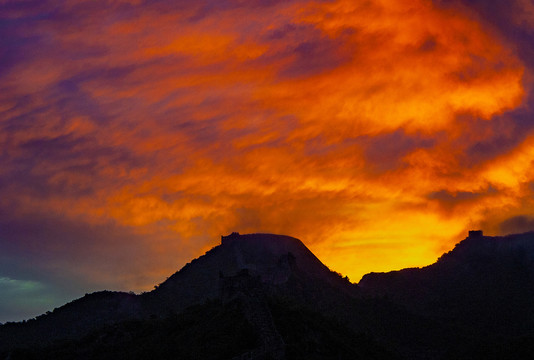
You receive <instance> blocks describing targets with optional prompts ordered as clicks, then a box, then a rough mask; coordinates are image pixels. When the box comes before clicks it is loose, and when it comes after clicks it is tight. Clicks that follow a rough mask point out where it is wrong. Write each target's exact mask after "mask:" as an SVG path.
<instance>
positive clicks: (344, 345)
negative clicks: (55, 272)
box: [0, 232, 534, 359]
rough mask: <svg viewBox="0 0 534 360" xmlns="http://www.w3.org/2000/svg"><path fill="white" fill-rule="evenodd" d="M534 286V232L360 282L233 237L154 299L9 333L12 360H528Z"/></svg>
mask: <svg viewBox="0 0 534 360" xmlns="http://www.w3.org/2000/svg"><path fill="white" fill-rule="evenodd" d="M533 280H534V233H525V234H518V235H509V236H506V237H487V236H482V233H481V232H472V233H470V236H469V237H468V238H466V239H465V240H463V241H462V242H460V243H459V244H458V245H456V247H455V248H454V249H453V250H452V251H450V252H449V253H447V254H444V255H443V256H442V257H441V258H440V259H439V260H438V261H437V262H436V263H435V264H433V265H430V266H427V267H424V268H418V269H404V270H401V271H395V272H389V273H371V274H368V275H366V276H364V277H363V278H362V280H361V281H360V283H359V284H352V283H350V282H349V281H348V279H347V278H343V277H342V276H341V275H340V274H338V273H336V272H333V271H331V270H330V269H328V267H326V266H325V265H324V264H322V263H321V261H320V260H319V259H317V257H316V256H315V255H314V254H313V253H312V252H311V251H310V250H309V249H308V248H306V246H305V245H304V244H303V243H302V242H301V241H300V240H298V239H295V238H292V237H289V236H282V235H272V234H248V235H240V234H238V233H232V234H230V235H229V236H223V237H221V244H220V245H218V246H216V247H214V248H213V249H211V250H209V251H208V252H207V253H206V254H205V255H203V256H200V257H199V258H197V259H195V260H193V261H192V262H191V263H189V264H187V265H185V266H184V267H183V268H182V269H181V270H179V271H178V272H176V273H175V274H173V275H172V276H170V277H169V278H168V279H167V280H166V281H164V282H163V283H161V284H160V285H158V286H156V288H155V289H154V290H153V291H151V292H148V293H143V294H140V295H135V294H133V293H123V292H111V291H103V292H97V293H93V294H87V295H86V296H84V297H82V298H80V299H77V300H74V301H72V302H70V303H68V304H66V305H64V306H62V307H60V308H57V309H54V311H51V312H48V313H47V314H44V315H41V316H39V317H37V318H36V319H31V320H28V321H25V322H20V323H8V324H4V325H2V326H0V359H2V358H6V359H7V358H9V359H72V358H76V359H95V358H98V359H115V358H123V359H144V358H153V359H403V358H404V359H449V358H450V359H452V358H454V359H476V358H480V359H491V358H495V359H506V358H510V359H511V358H514V359H522V358H524V359H527V358H530V356H531V354H532V350H534V349H533V345H532V344H533V343H534V342H533V340H534V305H533V303H534V301H533V300H534V285H533V284H534V282H533Z"/></svg>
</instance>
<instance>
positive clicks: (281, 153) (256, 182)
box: [0, 0, 534, 317]
mask: <svg viewBox="0 0 534 360" xmlns="http://www.w3.org/2000/svg"><path fill="white" fill-rule="evenodd" d="M484 4H486V3H485V2H477V1H473V2H466V3H462V2H460V1H435V2H432V1H428V0H417V1H409V2H408V1H404V2H399V1H392V0H382V1H375V2H365V1H357V0H352V1H349V0H337V1H290V2H287V1H246V2H244V1H225V2H217V1H211V0H206V1H198V2H194V4H193V3H191V2H188V1H173V2H171V1H165V0H161V1H142V0H138V1H104V0H102V1H65V2H63V4H62V5H61V6H57V5H56V4H54V3H53V2H52V1H32V0H28V1H24V2H20V1H10V0H8V1H2V2H0V14H1V15H0V18H1V20H2V21H3V22H5V23H6V24H8V25H7V26H4V27H1V28H0V39H2V40H0V42H1V47H0V48H1V49H3V50H1V51H3V52H2V53H1V58H0V59H1V60H0V62H1V63H0V65H1V66H0V77H1V80H2V81H0V128H1V131H0V144H1V151H2V152H1V155H0V156H1V159H2V166H1V167H0V175H1V176H0V197H1V198H2V199H3V201H2V203H1V205H0V225H1V227H0V228H1V229H3V231H2V234H1V236H0V249H1V251H0V254H2V255H0V257H1V258H2V261H0V263H4V264H6V265H4V266H0V277H1V278H4V279H9V281H10V284H18V283H32V281H33V282H35V283H39V284H47V285H46V287H47V289H49V287H52V288H53V287H54V286H55V287H56V288H57V289H63V290H62V291H63V292H65V291H67V290H65V289H68V291H70V292H69V295H65V296H73V295H72V294H76V295H79V293H83V292H87V291H89V290H91V289H98V288H103V287H113V288H115V289H133V290H137V291H142V290H147V289H149V288H150V287H151V286H152V285H153V284H154V283H157V282H160V281H161V280H163V279H164V276H166V275H169V274H170V273H172V272H173V271H175V270H176V269H177V268H179V267H181V266H182V265H183V263H184V262H185V261H187V260H188V259H190V258H191V257H194V256H197V255H199V254H200V253H202V252H203V251H205V250H206V249H207V248H209V247H210V246H213V245H215V244H216V242H217V238H218V236H219V235H220V234H226V233H229V232H230V231H240V232H274V233H284V234H289V235H292V236H296V237H299V238H300V239H302V240H303V241H304V242H305V243H306V244H307V245H308V246H309V247H310V248H311V249H312V250H313V251H314V252H316V253H317V255H318V256H319V257H320V258H321V259H322V260H323V261H324V262H325V263H326V264H327V265H329V266H330V267H331V268H332V269H335V270H337V271H340V272H342V273H344V274H347V275H349V276H350V278H351V279H352V280H354V281H357V280H359V278H360V277H361V275H363V274H364V273H366V272H369V271H385V270H391V269H396V268H401V267H406V266H420V265H425V264H428V263H431V262H432V261H434V260H435V259H436V257H437V256H438V255H439V254H440V253H441V252H442V251H444V250H447V249H449V248H450V247H451V246H452V245H453V244H454V243H455V242H456V241H458V240H459V239H461V238H462V237H463V236H464V234H465V232H466V230H467V229H469V228H475V227H480V226H484V227H485V229H487V230H488V231H490V232H491V231H493V232H494V233H498V232H499V231H503V230H504V229H506V231H511V230H512V229H513V228H514V226H515V225H514V224H516V225H517V226H516V227H515V228H517V229H519V228H521V230H524V228H525V226H527V225H528V224H530V222H529V221H530V219H531V216H532V214H533V211H534V206H533V203H532V200H531V199H532V193H533V191H534V187H533V185H532V184H533V183H534V172H533V171H532V168H533V167H532V161H533V159H534V148H533V146H532V145H531V144H532V143H533V140H532V139H533V136H534V129H533V128H534V126H533V125H534V124H533V123H532V120H531V119H532V114H533V113H532V109H531V104H532V95H531V86H530V84H531V81H530V80H531V79H532V70H533V64H534V54H533V53H532V52H531V51H530V50H529V49H527V48H526V45H525V44H530V43H531V40H532V34H533V27H532V21H531V18H532V16H531V15H532V11H531V10H532V9H531V7H529V5H528V2H522V1H516V2H514V6H512V7H511V8H510V9H512V10H510V9H508V10H506V11H492V9H489V10H488V7H487V5H484ZM495 6H497V5H495ZM490 16H495V18H490ZM513 34H520V35H518V36H517V37H514V35H513ZM527 40H528V41H527ZM516 219H520V220H521V221H518V220H516ZM523 220H524V221H523ZM525 224H526V225H525ZM28 229H30V230H28ZM30 263H31V264H33V265H32V266H28V265H24V264H30ZM65 273H68V274H69V275H68V276H65V275H62V274H65ZM6 281H7V280H6ZM43 286H45V285H43ZM47 291H49V290H47ZM68 291H67V292H68ZM6 317H8V315H6Z"/></svg>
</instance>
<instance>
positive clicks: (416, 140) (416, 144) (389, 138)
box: [356, 129, 439, 171]
mask: <svg viewBox="0 0 534 360" xmlns="http://www.w3.org/2000/svg"><path fill="white" fill-rule="evenodd" d="M438 138H439V137H438V136H435V137H424V136H421V135H409V134H406V133H405V132H404V130H402V129H399V130H396V131H394V132H392V133H386V134H379V135H376V136H365V137H361V138H358V139H357V140H356V141H357V142H358V143H360V144H362V145H363V147H364V149H365V150H364V152H365V157H366V159H367V161H368V163H369V166H371V167H372V168H374V169H376V170H378V171H388V170H394V169H396V168H397V167H398V166H401V165H402V159H403V157H404V156H406V155H407V154H408V153H410V152H412V151H415V150H417V149H425V148H431V147H432V146H434V145H435V144H436V142H437V141H438Z"/></svg>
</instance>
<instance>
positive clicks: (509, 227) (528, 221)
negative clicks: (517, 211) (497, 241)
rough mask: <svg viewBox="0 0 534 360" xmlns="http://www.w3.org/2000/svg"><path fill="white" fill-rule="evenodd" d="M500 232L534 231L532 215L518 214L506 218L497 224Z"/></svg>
mask: <svg viewBox="0 0 534 360" xmlns="http://www.w3.org/2000/svg"><path fill="white" fill-rule="evenodd" d="M499 229H500V231H501V234H514V233H522V232H527V231H534V217H533V216H531V215H519V216H514V217H512V218H509V219H506V220H505V221H503V222H501V223H500V225H499Z"/></svg>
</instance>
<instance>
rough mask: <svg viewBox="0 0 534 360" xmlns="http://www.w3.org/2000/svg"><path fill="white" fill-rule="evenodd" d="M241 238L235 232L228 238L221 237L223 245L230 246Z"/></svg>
mask: <svg viewBox="0 0 534 360" xmlns="http://www.w3.org/2000/svg"><path fill="white" fill-rule="evenodd" d="M239 236H240V235H239V233H238V232H235V231H234V232H233V233H231V234H230V235H227V236H224V235H221V245H224V244H230V243H231V242H232V241H234V240H236V239H237V238H239Z"/></svg>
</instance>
